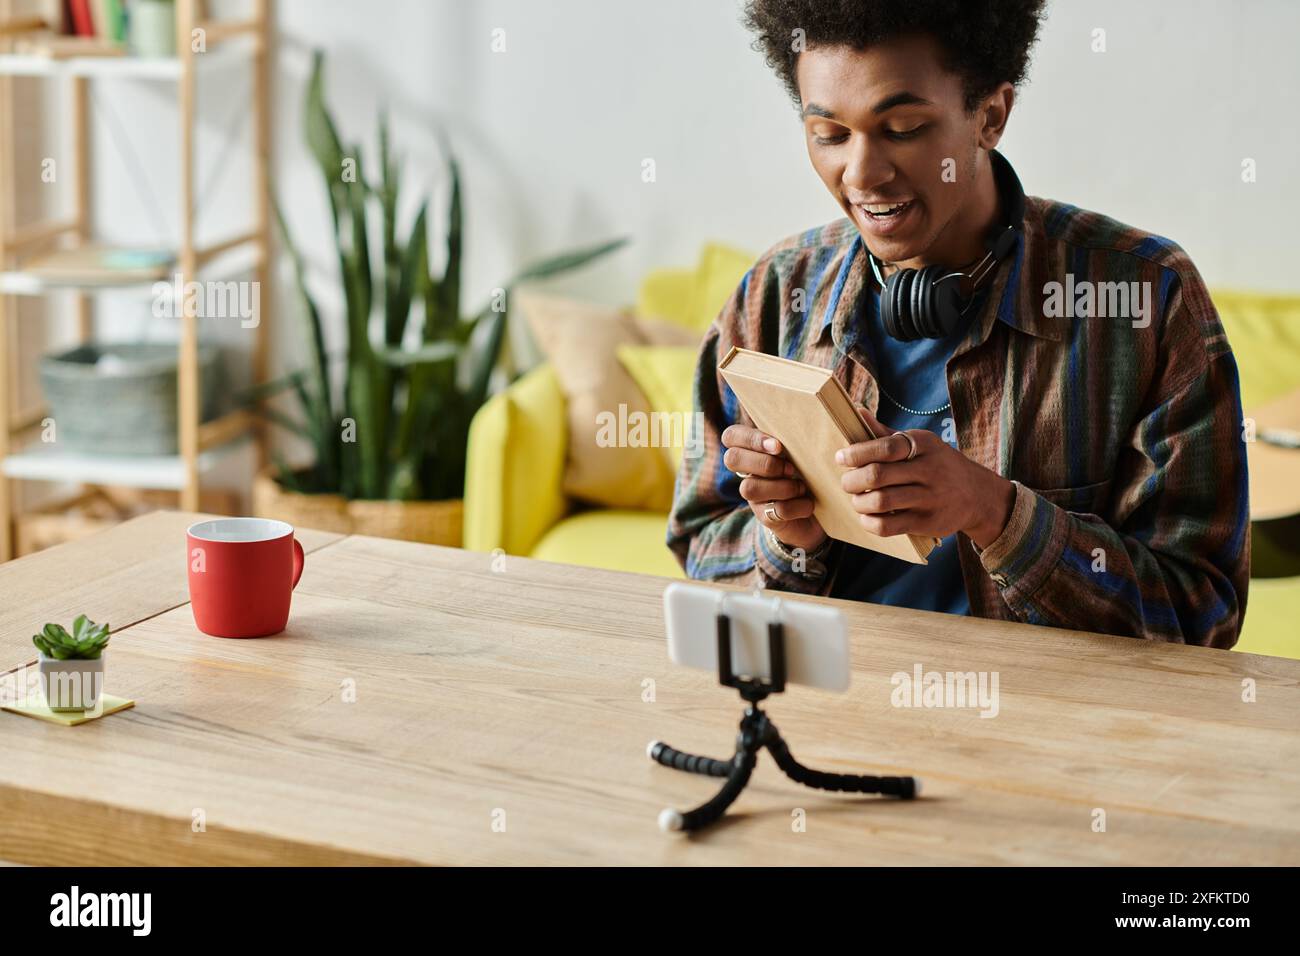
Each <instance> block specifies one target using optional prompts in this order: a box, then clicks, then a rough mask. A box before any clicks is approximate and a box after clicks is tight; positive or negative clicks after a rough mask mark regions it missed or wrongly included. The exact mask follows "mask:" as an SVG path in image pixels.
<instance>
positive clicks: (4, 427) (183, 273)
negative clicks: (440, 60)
mask: <svg viewBox="0 0 1300 956" xmlns="http://www.w3.org/2000/svg"><path fill="white" fill-rule="evenodd" d="M270 3H271V0H252V4H253V12H252V15H251V16H249V17H248V18H247V19H245V20H215V19H207V18H205V16H204V4H203V2H202V0H176V49H177V51H178V53H177V55H176V56H174V57H167V58H148V59H146V58H139V57H133V56H71V57H65V58H51V57H46V56H41V55H37V54H29V53H21V52H15V50H14V48H15V40H16V39H18V38H21V37H22V36H23V32H24V30H30V29H31V28H32V26H33V25H32V23H31V18H15V17H14V16H13V9H12V8H13V3H12V0H0V561H5V560H8V559H9V558H10V557H12V556H13V547H14V533H13V532H14V517H15V515H14V509H13V496H12V494H11V488H10V483H11V482H13V481H54V482H73V483H78V484H82V485H86V486H88V487H91V488H94V487H130V488H149V489H169V490H174V491H176V492H178V493H179V498H180V501H179V504H180V507H181V508H183V509H185V510H188V511H197V510H198V509H199V493H200V480H201V478H202V476H203V475H204V474H206V473H207V472H209V471H211V470H212V469H213V468H215V467H216V465H217V464H218V463H219V461H220V460H221V459H222V458H223V457H224V456H225V455H226V454H228V453H230V452H232V451H234V450H236V449H237V448H238V447H239V446H240V445H241V444H243V443H245V442H247V441H249V440H250V439H254V440H256V439H259V438H260V437H261V430H260V427H259V425H258V422H257V420H256V418H255V416H253V415H252V414H250V413H249V412H247V411H243V410H240V411H235V412H232V413H229V414H227V415H225V416H223V417H221V418H219V419H216V420H214V421H208V422H201V421H200V401H199V395H200V389H199V363H198V316H197V314H196V313H195V309H194V308H193V307H191V306H189V305H188V304H185V307H184V308H182V309H181V310H180V319H179V322H180V341H179V345H178V349H179V384H178V410H177V411H178V435H177V438H178V448H179V452H178V453H177V454H176V455H167V456H147V457H136V456H105V455H84V454H76V453H73V452H70V451H67V450H64V449H60V448H58V447H57V446H54V445H45V444H42V443H41V442H39V441H34V440H33V437H34V435H35V433H36V432H38V431H39V428H40V423H41V422H42V420H43V419H45V418H46V417H47V416H48V412H47V410H46V409H44V408H35V409H28V410H25V411H20V410H17V409H15V408H14V398H15V396H14V395H13V390H14V387H13V384H12V383H13V381H14V379H15V376H14V375H13V374H12V369H13V365H12V362H13V361H14V350H13V349H12V347H11V344H12V339H13V331H14V330H13V327H12V324H13V319H14V314H15V310H14V309H13V308H12V306H11V302H10V297H11V296H15V295H32V296H39V295H48V294H51V293H54V292H63V293H67V292H72V293H73V294H74V295H75V297H76V301H77V315H78V324H79V331H80V337H81V339H82V340H83V341H87V340H90V339H92V338H93V332H94V314H93V311H92V299H93V297H94V296H95V295H97V294H98V293H101V292H104V291H108V290H113V291H121V290H138V291H141V292H144V293H146V294H147V293H149V291H150V290H151V289H152V288H153V285H154V283H153V282H151V281H150V282H141V281H140V280H139V279H138V278H133V279H132V281H130V282H125V283H118V282H112V281H109V282H105V281H103V280H102V278H99V279H93V278H90V277H87V278H86V279H84V280H77V279H75V278H74V279H72V280H71V281H69V280H67V279H65V278H63V277H60V278H59V279H58V280H57V281H55V280H51V279H50V278H48V277H47V276H42V275H36V274H33V273H32V272H29V271H25V270H24V263H25V262H29V261H30V260H31V257H32V255H33V254H34V253H39V252H43V251H48V250H49V249H51V248H55V247H59V246H72V247H76V246H77V245H78V244H84V243H90V242H91V241H92V236H91V223H90V213H89V205H90V203H89V198H90V197H89V180H90V176H89V149H88V143H87V136H88V111H89V95H88V84H89V83H91V82H93V81H94V80H95V79H97V78H110V77H111V78H123V79H125V78H130V79H133V80H142V81H157V82H165V83H172V84H174V85H175V87H176V97H177V104H178V113H177V115H178V118H179V124H178V125H179V130H178V133H179V142H178V143H177V147H178V148H177V153H176V155H177V158H178V160H179V163H180V190H179V195H178V196H177V202H178V204H179V207H180V217H179V218H180V222H181V234H180V236H179V237H178V238H177V242H176V262H175V265H173V266H172V267H170V268H169V269H168V270H167V272H168V275H169V276H170V277H173V278H178V279H179V281H180V283H181V284H182V285H184V284H185V283H187V282H190V281H196V280H197V281H203V280H215V279H220V278H222V277H224V276H228V275H231V274H235V272H236V270H238V271H242V272H247V271H249V270H250V269H251V270H252V272H253V278H254V281H255V282H258V283H259V284H260V287H261V288H260V295H259V302H267V301H270V299H269V291H268V289H269V278H270V268H269V266H270V229H271V216H270V195H269V189H268V182H267V176H268V158H269V150H270V126H269V115H268V112H269V101H270V97H269V89H268V81H269V77H268V73H267V56H268V45H269V25H270V9H269V8H270ZM200 30H201V31H202V36H203V38H204V41H205V46H206V49H204V50H203V51H202V52H195V51H194V49H193V46H192V44H191V38H192V37H194V36H196V35H197V31H200ZM240 69H245V70H251V71H252V104H251V110H252V129H253V135H252V149H253V155H254V163H253V170H254V174H253V177H252V182H251V184H250V186H251V188H252V190H253V193H254V202H253V208H254V214H253V222H252V223H251V225H250V227H249V229H248V230H247V231H246V232H244V233H241V234H238V235H234V236H230V237H228V238H227V239H225V240H223V241H221V242H217V243H214V244H212V245H209V246H204V247H200V246H197V245H196V244H195V239H194V234H195V230H194V209H195V203H194V199H195V195H194V192H195V184H194V170H195V161H194V160H195V155H194V154H195V149H194V133H195V120H196V114H195V108H196V99H195V89H196V85H197V84H198V83H199V82H214V81H219V80H220V78H221V77H222V76H224V75H227V74H228V72H229V71H232V70H240ZM14 77H50V78H66V79H67V80H68V81H69V85H70V87H71V103H70V108H71V112H72V129H73V176H72V179H73V182H74V184H75V185H74V187H73V188H74V189H75V195H74V203H73V207H74V213H73V215H72V217H71V218H69V219H66V220H57V221H48V222H36V223H25V224H16V223H15V222H14V212H13V210H14V208H15V203H14V194H13V190H14V189H15V188H16V186H15V183H14V175H13V171H14V154H15V147H16V142H15V138H14V121H13V88H12V79H13V78H14ZM262 318H263V317H262V316H258V321H257V323H256V339H255V341H254V346H253V350H252V365H253V367H252V375H251V378H252V381H254V382H260V381H263V380H264V379H265V376H266V327H267V326H266V322H265V321H262ZM258 451H259V457H260V454H261V442H260V441H258Z"/></svg>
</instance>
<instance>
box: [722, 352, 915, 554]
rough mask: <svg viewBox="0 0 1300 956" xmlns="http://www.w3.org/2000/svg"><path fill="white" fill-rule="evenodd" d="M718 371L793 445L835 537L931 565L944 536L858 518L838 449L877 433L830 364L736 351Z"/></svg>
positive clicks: (793, 456) (762, 421) (794, 458)
mask: <svg viewBox="0 0 1300 956" xmlns="http://www.w3.org/2000/svg"><path fill="white" fill-rule="evenodd" d="M718 371H719V372H720V373H721V375H722V378H723V380H724V381H725V382H726V383H727V384H728V385H729V386H730V387H731V390H732V391H733V392H735V393H736V398H738V399H739V400H740V404H741V406H742V407H743V408H744V410H745V413H746V414H747V415H749V417H750V418H751V419H752V420H753V422H754V426H755V427H756V428H758V430H759V431H761V432H763V433H765V434H768V435H771V436H772V437H773V438H775V439H776V440H777V441H779V442H780V443H781V444H782V445H783V446H784V447H785V451H786V455H787V456H788V457H789V459H790V461H791V462H792V463H793V464H794V467H795V469H796V470H797V471H798V472H799V474H800V475H801V476H802V477H803V479H804V483H805V484H806V485H807V486H808V491H809V494H810V495H811V497H812V499H813V515H814V516H815V517H816V518H817V521H818V522H819V523H820V524H821V526H822V528H823V529H824V530H825V531H826V533H827V534H828V535H830V536H831V537H832V538H835V539H837V540H839V541H845V542H848V543H849V544H854V545H857V546H858V547H860V548H867V549H869V550H871V551H878V552H879V553H881V554H887V555H890V556H891V557H895V558H899V559H901V560H903V561H911V562H912V563H913V564H928V563H929V562H928V561H927V560H926V559H927V557H928V556H929V554H930V552H931V551H933V550H934V548H935V546H936V545H937V544H938V543H939V539H937V538H931V537H926V536H923V535H915V534H898V535H890V536H889V537H883V536H881V535H878V534H872V533H871V532H870V531H868V530H867V529H866V528H864V527H862V522H861V521H859V520H858V513H857V512H856V511H854V510H853V503H852V501H851V500H850V498H849V495H848V493H847V492H846V491H844V488H843V486H842V485H841V484H840V481H841V476H842V475H843V473H844V467H843V466H842V465H838V464H836V463H835V453H836V452H837V451H839V449H841V448H844V447H845V446H847V445H853V444H856V443H858V442H864V441H869V440H870V439H872V438H874V437H876V436H874V435H872V434H871V432H870V430H869V429H868V428H867V426H866V423H865V422H863V421H862V419H861V417H859V415H858V413H857V411H856V410H854V408H853V401H852V399H850V398H849V395H848V393H847V392H846V391H844V386H843V385H841V384H840V382H839V379H837V378H836V377H835V376H834V374H833V373H832V372H831V370H830V369H828V368H821V367H820V366H817V365H807V364H805V363H803V362H795V361H792V360H790V359H783V358H778V357H777V356H775V355H767V354H766V353H763V352H754V351H751V350H749V349H741V348H733V349H732V350H731V351H730V352H728V353H727V355H726V357H725V358H723V360H722V361H721V362H719V363H718Z"/></svg>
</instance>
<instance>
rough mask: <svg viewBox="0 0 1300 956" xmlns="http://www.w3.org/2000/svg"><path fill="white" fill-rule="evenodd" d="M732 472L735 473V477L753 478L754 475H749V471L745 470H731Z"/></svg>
mask: <svg viewBox="0 0 1300 956" xmlns="http://www.w3.org/2000/svg"><path fill="white" fill-rule="evenodd" d="M732 474H733V475H735V476H736V477H737V478H753V477H754V476H753V475H751V474H750V473H749V472H747V471H733V472H732Z"/></svg>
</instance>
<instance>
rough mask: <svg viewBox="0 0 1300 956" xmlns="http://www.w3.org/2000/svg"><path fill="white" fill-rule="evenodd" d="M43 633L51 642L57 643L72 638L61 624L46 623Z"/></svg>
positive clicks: (62, 642)
mask: <svg viewBox="0 0 1300 956" xmlns="http://www.w3.org/2000/svg"><path fill="white" fill-rule="evenodd" d="M41 633H43V634H44V635H45V637H46V638H47V639H48V640H49V641H50V643H52V644H55V645H59V644H64V643H66V642H67V641H70V640H72V635H71V634H69V633H68V632H67V631H65V630H64V629H63V625H61V624H46V625H45V627H44V628H43V629H42V632H41Z"/></svg>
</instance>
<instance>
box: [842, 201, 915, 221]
mask: <svg viewBox="0 0 1300 956" xmlns="http://www.w3.org/2000/svg"><path fill="white" fill-rule="evenodd" d="M914 202H916V200H915V199H908V200H906V201H905V202H894V203H874V202H873V203H857V204H856V205H857V207H858V208H859V209H861V210H862V212H863V213H865V214H866V215H868V216H870V217H871V218H872V219H892V218H893V217H894V216H898V215H901V214H902V213H904V212H906V211H907V210H908V209H910V208H911V207H912V204H913V203H914Z"/></svg>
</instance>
